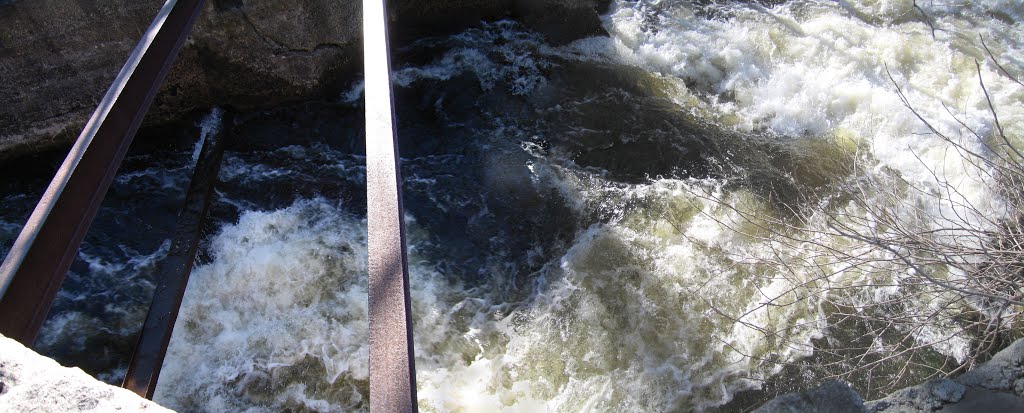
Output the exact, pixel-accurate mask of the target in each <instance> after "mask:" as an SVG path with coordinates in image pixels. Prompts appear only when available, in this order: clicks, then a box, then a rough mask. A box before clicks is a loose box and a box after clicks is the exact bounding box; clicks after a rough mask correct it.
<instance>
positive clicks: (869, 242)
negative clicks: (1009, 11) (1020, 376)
mask: <svg viewBox="0 0 1024 413" xmlns="http://www.w3.org/2000/svg"><path fill="white" fill-rule="evenodd" d="M981 44H982V46H983V47H984V50H985V51H986V53H987V54H988V57H989V58H990V59H991V60H992V63H993V64H994V65H995V66H996V67H997V68H998V69H999V72H998V73H1000V74H1001V75H1003V76H1006V77H1008V78H1009V79H1011V80H1012V81H1014V82H1016V83H1017V84H1020V82H1019V81H1018V80H1016V79H1014V78H1013V77H1012V76H1010V74H1009V72H1007V71H1006V69H1004V68H1003V67H1002V66H1001V65H999V63H998V62H997V61H996V59H995V58H994V56H993V55H992V53H991V51H989V49H988V46H987V45H986V44H985V43H984V39H982V42H981ZM975 63H976V69H977V76H978V81H979V86H980V88H981V91H982V92H983V93H984V96H985V98H986V101H987V102H988V109H989V115H990V118H991V122H992V132H991V133H987V134H982V133H981V132H979V131H978V130H976V129H973V128H971V127H970V126H968V125H967V124H966V123H965V122H964V121H963V120H961V118H959V117H958V116H957V114H956V113H954V111H953V110H951V109H949V108H948V107H947V108H946V111H947V112H948V114H949V115H950V116H952V118H953V119H955V120H956V122H958V123H959V125H960V126H961V131H962V133H961V134H960V135H959V136H950V135H948V134H945V133H943V132H942V131H940V130H938V129H937V128H935V127H934V126H933V123H932V122H930V121H929V119H927V118H926V117H925V116H924V115H922V114H921V112H919V111H918V110H917V109H915V107H914V105H913V104H912V103H911V102H910V101H909V100H908V98H907V96H906V95H905V94H904V91H903V89H902V87H901V86H900V85H899V83H898V82H897V81H896V80H895V79H894V78H893V77H892V75H889V78H890V80H891V81H892V83H893V85H894V86H895V89H896V94H897V95H898V96H899V97H900V99H901V100H902V102H903V104H904V105H905V106H906V107H907V108H908V109H909V110H910V111H912V112H913V114H914V115H915V116H917V118H918V119H919V120H920V121H921V122H922V124H923V125H924V126H925V127H927V129H928V130H929V131H930V133H931V134H933V135H934V136H937V137H938V138H939V139H941V140H942V141H943V142H945V143H946V144H947V145H948V148H949V150H948V152H947V156H950V157H955V158H953V159H959V160H962V161H963V163H964V165H965V167H966V169H967V170H968V171H970V173H969V176H970V179H974V180H976V181H977V182H981V183H983V184H984V185H985V186H986V187H987V188H988V189H989V190H990V191H992V192H993V193H995V194H997V196H998V199H999V200H1000V205H999V208H1000V209H1001V210H991V208H992V207H991V206H990V205H985V206H982V205H975V204H974V203H973V201H972V199H973V198H972V197H971V196H970V195H969V194H965V193H962V192H961V190H962V186H960V185H958V182H950V181H949V180H947V178H946V177H945V176H944V174H942V173H940V172H936V171H934V170H932V174H931V179H930V180H929V181H928V182H924V183H920V182H917V183H915V182H911V181H909V180H907V179H903V178H902V177H901V176H900V175H899V174H898V173H897V172H894V171H884V170H882V171H879V170H877V168H875V167H874V165H861V164H858V163H857V162H860V159H861V158H860V157H857V156H853V157H851V158H852V159H854V160H857V161H856V162H855V163H854V164H853V165H851V166H850V172H851V173H850V175H849V178H848V179H847V180H845V181H844V182H842V183H841V185H839V187H838V188H837V189H836V191H835V192H834V194H833V195H832V196H831V197H828V198H826V199H824V200H822V199H811V197H808V199H807V200H808V203H809V204H811V207H805V208H797V207H792V209H791V210H790V211H787V212H788V214H783V215H785V217H784V218H778V217H768V216H764V215H763V214H760V213H756V212H752V211H751V210H749V209H747V208H744V207H743V206H742V205H735V204H734V203H732V201H731V200H729V199H725V198H724V197H719V196H716V195H709V194H708V193H705V192H701V193H697V192H695V193H693V195H694V196H696V197H698V198H701V199H703V200H704V201H710V202H712V203H714V204H715V205H718V206H720V207H724V208H727V209H729V211H730V212H731V214H728V215H727V216H728V218H722V217H721V216H718V218H715V217H711V218H712V219H715V220H717V221H718V223H719V224H720V225H722V226H724V227H727V228H729V229H731V230H732V231H735V232H737V233H741V234H742V235H744V236H746V237H749V238H751V239H756V240H757V241H758V242H759V243H760V244H761V245H767V246H768V250H769V253H767V254H761V255H759V256H747V257H737V261H743V262H744V265H753V266H761V267H763V268H766V270H765V271H763V272H762V273H763V274H770V276H771V277H782V278H784V279H786V281H787V285H789V289H788V290H785V291H781V292H778V291H776V292H773V293H766V292H762V295H763V301H762V302H761V303H760V305H758V306H755V307H753V308H748V309H746V310H745V312H743V313H740V314H730V313H727V312H726V311H723V310H719V309H718V308H720V306H716V305H715V303H708V304H709V306H711V307H712V308H715V309H716V310H715V311H717V312H718V315H719V316H721V317H725V318H727V319H730V320H731V321H733V322H735V323H739V324H743V325H746V326H747V327H749V328H751V329H754V330H756V331H758V332H759V333H761V334H763V335H764V339H765V340H766V341H769V342H774V343H778V344H780V345H790V346H801V344H798V343H789V340H787V337H788V336H789V335H790V331H791V330H792V329H793V328H800V327H801V326H800V325H796V326H794V325H792V324H788V325H784V326H780V327H768V326H765V325H763V324H759V323H757V322H751V321H749V318H748V316H749V315H750V314H752V313H755V312H758V311H773V310H774V309H776V308H781V307H786V306H792V305H810V306H816V307H817V308H820V309H821V313H822V314H824V315H825V317H826V318H827V324H828V326H829V327H828V328H829V334H828V337H827V338H825V339H822V340H821V342H818V343H815V344H814V354H815V355H814V356H813V358H814V359H815V360H814V363H817V364H816V367H815V368H816V369H819V370H820V371H826V372H828V373H826V376H827V377H834V378H840V379H845V380H847V381H851V382H857V383H860V384H862V385H863V386H867V387H870V388H874V389H889V390H891V389H892V388H893V386H899V385H905V384H906V382H907V381H908V380H922V379H924V378H928V377H931V376H937V375H953V374H956V373H959V372H962V371H964V370H965V369H969V368H971V367H972V366H973V365H975V363H977V362H979V361H983V360H984V359H985V358H986V357H988V356H990V355H991V354H992V353H994V352H995V351H998V350H999V349H1000V348H1001V347H1002V346H1004V345H1006V344H1008V340H1010V339H1012V338H1014V337H1016V336H1019V335H1020V332H1021V331H1022V324H1021V323H1022V321H1024V320H1022V315H1024V155H1022V153H1021V151H1020V149H1019V148H1018V147H1017V146H1016V145H1015V144H1014V143H1013V142H1011V140H1010V138H1009V137H1008V136H1007V134H1006V132H1005V130H1004V129H1003V126H1002V124H1001V123H1000V120H999V115H998V112H997V108H996V107H995V106H994V105H993V103H992V100H991V98H990V96H989V92H988V89H987V87H986V85H985V82H984V80H983V78H982V71H981V63H980V62H977V61H976V62H975ZM1022 86H1024V85H1022ZM915 156H917V155H915ZM918 161H920V162H922V163H923V164H924V162H925V161H924V160H923V159H921V158H920V157H919V158H918ZM925 165H926V166H927V164H925ZM930 170H931V169H930ZM816 321H817V320H807V321H804V323H814V322H816ZM808 327H811V326H808ZM963 343H969V350H968V351H967V353H966V354H958V355H956V357H952V356H947V357H943V356H941V355H940V353H941V352H936V351H933V350H934V349H937V348H939V349H941V348H943V347H944V346H945V347H946V348H947V349H949V348H952V347H954V346H953V344H958V345H961V344H963ZM725 344H726V345H730V343H725ZM960 347H962V346H960ZM804 350H806V349H804ZM736 351H740V350H739V349H736ZM947 353H948V351H947ZM747 356H748V357H752V358H756V357H757V356H755V355H753V354H747ZM761 361H763V362H765V363H788V362H787V361H785V360H775V359H770V358H764V359H763V360H761ZM911 371H913V372H914V373H913V375H912V374H911V373H910V372H911ZM910 376H914V377H910ZM862 391H864V389H862ZM867 391H871V390H870V389H868V390H867Z"/></svg>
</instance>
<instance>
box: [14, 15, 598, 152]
mask: <svg viewBox="0 0 1024 413" xmlns="http://www.w3.org/2000/svg"><path fill="white" fill-rule="evenodd" d="M162 4H163V1H162V0H31V1H28V0H16V1H0V80H2V82H0V102H4V103H5V104H3V105H0V159H3V158H6V157H10V156H16V155H17V154H20V153H25V152H29V151H36V150H41V149H45V148H50V147H55V146H59V145H66V144H68V143H69V142H70V141H71V140H73V139H74V138H75V137H77V135H78V133H79V131H80V129H81V127H82V125H83V124H84V123H85V121H86V120H87V119H88V117H89V115H91V114H92V111H93V109H94V108H95V106H96V104H97V102H98V101H99V99H100V98H101V97H102V96H103V94H104V93H105V92H106V89H107V87H108V86H109V84H110V82H111V81H112V80H113V78H114V76H115V75H116V74H117V72H118V70H120V68H121V66H122V65H123V63H124V60H125V59H126V58H127V57H128V54H129V53H130V52H131V50H132V48H133V47H134V46H135V43H136V42H137V41H138V38H139V36H140V35H141V33H142V32H143V31H144V30H145V29H146V27H148V25H149V23H150V21H151V20H152V18H153V16H154V15H155V14H156V12H157V10H158V9H159V8H160V6H161V5H162ZM607 6H608V1H607V0H551V1H543V0H421V1H414V0H397V1H394V2H393V4H392V9H393V10H392V13H391V17H392V20H393V21H392V32H393V33H394V38H395V40H396V41H398V42H401V41H402V39H412V38H416V37H419V36H424V35H431V34H445V33H452V32H457V31H460V30H462V29H464V28H466V27H468V26H472V25H476V24H478V23H479V22H480V21H481V20H495V19H502V18H516V19H519V20H520V21H522V22H523V23H524V24H526V25H527V26H528V27H531V28H533V29H535V30H538V31H540V32H541V33H543V34H545V35H546V36H547V37H548V39H549V40H550V41H552V42H553V43H564V42H568V41H571V40H574V39H578V38H581V37H586V36H591V35H599V34H602V33H603V32H604V31H603V28H602V27H601V23H600V19H599V15H598V12H599V11H604V10H605V9H606V8H607ZM361 15H362V11H361V3H360V2H358V1H337V0H294V1H287V2H284V1H277V0H208V1H207V4H206V8H205V10H204V11H203V13H202V15H201V16H200V18H199V20H198V21H197V23H196V27H195V29H194V30H193V34H192V36H191V37H190V39H189V41H188V43H187V44H186V46H185V48H184V49H183V50H182V52H181V54H180V55H179V57H178V60H177V61H176V62H175V65H174V67H173V68H172V70H171V73H170V75H169V77H168V79H167V81H166V82H165V84H164V86H163V88H162V89H161V92H160V93H159V95H158V96H157V98H156V101H155V102H154V104H153V107H152V108H151V110H150V114H149V116H148V117H147V123H151V124H152V123H156V122H161V121H164V120H168V119H173V118H176V117H179V116H181V115H182V114H183V113H186V112H189V111H191V110H196V109H205V108H208V107H210V106H212V105H223V106H230V107H236V108H239V109H253V108H260V107H269V106H273V105H275V104H279V103H282V102H286V101H293V100H299V99H310V98H318V97H329V98H334V97H336V96H337V95H338V94H339V92H340V91H341V90H342V89H344V88H345V87H347V86H349V85H350V83H351V81H352V80H353V79H354V78H355V76H357V74H358V73H359V72H360V71H361V64H362V58H361V42H362V39H361V36H362V23H361Z"/></svg>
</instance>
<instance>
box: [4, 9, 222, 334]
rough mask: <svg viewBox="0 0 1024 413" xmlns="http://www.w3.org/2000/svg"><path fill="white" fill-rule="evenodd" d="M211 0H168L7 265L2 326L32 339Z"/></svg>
mask: <svg viewBox="0 0 1024 413" xmlns="http://www.w3.org/2000/svg"><path fill="white" fill-rule="evenodd" d="M202 5H203V0H168V1H167V2H166V3H165V4H164V6H163V7H162V8H161V9H160V12H159V13H157V16H156V18H155V19H154V20H153V23H152V24H151V25H150V26H149V29H147V30H146V32H145V33H144V34H143V36H142V39H141V40H140V41H139V43H138V45H136V46H135V50H134V51H133V52H132V54H131V56H130V57H129V58H128V61H127V62H126V63H125V65H124V67H123V68H122V69H121V72H120V73H119V74H118V75H117V78H116V79H114V83H113V84H112V85H111V86H110V89H109V90H108V91H107V93H106V95H105V96H104V97H103V100H102V101H100V104H99V106H98V107H97V108H96V111H95V112H94V113H93V114H92V117H91V118H90V119H89V122H88V123H87V124H86V125H85V129H84V130H82V134H81V135H79V137H78V140H77V141H76V142H75V144H74V146H73V147H72V148H71V151H70V152H69V153H68V156H67V158H66V159H65V160H64V163H63V164H62V165H61V166H60V169H58V170H57V174H56V176H54V178H53V181H51V182H50V186H49V187H48V188H47V189H46V192H45V193H44V194H43V197H42V199H40V201H39V204H38V205H36V208H35V210H34V211H32V215H31V216H30V217H29V219H28V222H27V223H26V224H25V227H24V228H23V229H22V231H21V233H20V234H19V235H18V239H17V240H16V241H15V242H14V246H13V247H12V248H11V251H10V252H9V253H8V254H7V258H6V259H4V262H3V264H2V265H0V333H3V334H4V335H6V336H8V337H11V338H13V339H15V340H18V341H20V342H21V343H22V344H25V345H26V346H31V345H32V342H33V341H34V340H35V337H36V334H37V333H38V331H39V327H40V326H41V325H42V323H43V321H44V320H45V319H46V315H47V313H49V311H50V305H51V303H52V302H53V298H54V297H55V296H56V295H57V291H58V290H59V289H60V285H61V283H62V282H63V281H64V276H65V274H66V273H67V271H68V268H69V267H71V263H72V262H74V260H75V257H76V256H77V255H78V248H79V246H80V244H81V243H82V239H83V238H85V234H86V232H87V231H88V230H89V226H90V225H91V224H92V220H93V218H94V217H95V216H96V212H97V211H98V210H99V207H100V203H101V202H102V201H103V197H104V196H105V195H106V193H107V189H108V188H109V187H110V183H111V181H113V179H114V175H115V173H116V172H117V169H118V167H119V166H120V165H121V160H122V159H124V154H125V152H127V150H128V146H129V145H130V144H131V141H132V138H134V136H135V132H136V131H138V129H139V125H140V124H141V123H142V118H143V117H144V116H145V114H146V111H147V110H149V106H150V104H151V103H152V102H153V97H154V96H155V95H156V92H157V90H158V89H159V87H160V83H161V82H163V79H164V78H165V77H166V76H167V71H168V70H169V69H170V67H171V63H172V62H173V61H174V58H175V57H176V56H177V54H178V51H179V50H180V49H181V45H182V44H183V43H184V42H185V38H186V37H188V33H189V30H190V29H191V28H192V24H193V23H194V22H195V19H196V17H197V16H198V15H199V12H200V10H202Z"/></svg>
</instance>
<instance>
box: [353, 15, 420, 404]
mask: <svg viewBox="0 0 1024 413" xmlns="http://www.w3.org/2000/svg"><path fill="white" fill-rule="evenodd" d="M385 10H386V9H385V1H384V0H363V50H364V51H363V53H364V63H363V64H364V65H365V76H366V89H365V96H366V192H367V227H368V235H369V237H368V244H369V270H370V271H369V272H370V290H369V298H370V412H372V413H406V412H415V411H417V407H416V368H415V363H414V361H413V354H414V352H413V340H412V320H411V318H410V306H411V305H410V299H409V271H408V265H407V259H406V250H405V245H406V242H405V223H404V222H403V218H404V217H403V214H402V180H401V174H400V173H399V157H398V137H397V135H396V134H395V132H396V131H395V112H394V106H393V104H394V95H393V94H392V91H391V58H390V52H389V49H388V33H387V13H386V12H385Z"/></svg>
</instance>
